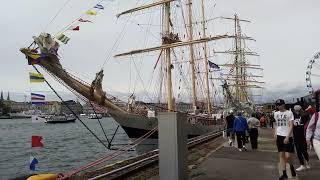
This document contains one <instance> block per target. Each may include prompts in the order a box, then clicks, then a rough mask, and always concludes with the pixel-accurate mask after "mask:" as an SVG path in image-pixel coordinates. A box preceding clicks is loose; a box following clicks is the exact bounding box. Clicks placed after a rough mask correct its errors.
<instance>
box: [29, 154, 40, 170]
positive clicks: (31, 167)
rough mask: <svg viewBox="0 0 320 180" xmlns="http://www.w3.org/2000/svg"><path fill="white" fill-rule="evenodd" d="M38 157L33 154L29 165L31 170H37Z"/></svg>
mask: <svg viewBox="0 0 320 180" xmlns="http://www.w3.org/2000/svg"><path fill="white" fill-rule="evenodd" d="M38 163H39V162H38V159H36V158H35V157H33V156H30V165H29V168H30V170H31V171H35V170H36V164H38Z"/></svg>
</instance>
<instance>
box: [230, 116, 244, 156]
mask: <svg viewBox="0 0 320 180" xmlns="http://www.w3.org/2000/svg"><path fill="white" fill-rule="evenodd" d="M246 130H248V123H247V119H246V118H244V117H243V116H242V112H239V113H238V116H237V117H236V118H235V120H234V123H233V131H234V132H235V133H236V136H237V143H238V149H239V151H243V150H246V146H245V144H246Z"/></svg>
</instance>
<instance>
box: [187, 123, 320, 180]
mask: <svg viewBox="0 0 320 180" xmlns="http://www.w3.org/2000/svg"><path fill="white" fill-rule="evenodd" d="M259 134H260V135H259V146H258V151H252V150H250V149H251V148H250V147H251V145H250V144H246V147H247V149H248V150H247V151H242V152H239V151H238V149H237V148H235V147H230V146H229V144H228V143H227V142H226V143H225V145H224V146H222V147H220V148H219V149H218V150H216V151H215V152H214V153H212V154H211V155H210V156H208V157H207V158H206V159H205V160H204V161H203V162H202V163H201V164H199V165H198V166H197V167H196V168H195V169H193V170H192V171H191V174H190V178H191V179H193V180H238V179H243V180H276V179H277V178H278V177H279V173H280V172H279V168H278V152H277V148H276V145H275V140H274V139H273V137H272V132H271V129H260V130H259ZM226 141H227V140H226ZM310 156H311V160H310V161H311V165H312V168H311V169H310V170H306V171H303V172H298V177H296V178H290V179H297V180H316V179H320V161H319V160H317V158H316V155H315V154H314V153H311V155H310ZM293 158H294V160H295V161H294V164H295V168H297V167H298V166H299V161H298V159H297V156H296V155H295V154H294V155H293ZM287 172H288V176H289V177H290V176H291V173H290V171H287Z"/></svg>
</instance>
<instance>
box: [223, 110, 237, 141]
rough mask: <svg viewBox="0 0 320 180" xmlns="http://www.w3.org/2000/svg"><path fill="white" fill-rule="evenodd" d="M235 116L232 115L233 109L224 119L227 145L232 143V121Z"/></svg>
mask: <svg viewBox="0 0 320 180" xmlns="http://www.w3.org/2000/svg"><path fill="white" fill-rule="evenodd" d="M235 118H236V117H235V116H234V115H233V110H230V111H229V115H228V116H227V117H226V119H225V129H226V132H227V137H228V139H229V146H232V145H233V144H234V138H235V136H234V133H233V123H234V119H235Z"/></svg>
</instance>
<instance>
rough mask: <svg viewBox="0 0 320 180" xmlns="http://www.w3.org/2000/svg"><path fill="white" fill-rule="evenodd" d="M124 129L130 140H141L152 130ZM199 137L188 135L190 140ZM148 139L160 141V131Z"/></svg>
mask: <svg viewBox="0 0 320 180" xmlns="http://www.w3.org/2000/svg"><path fill="white" fill-rule="evenodd" d="M122 128H123V130H124V131H125V132H126V133H127V135H128V136H129V138H140V137H141V136H143V135H145V134H146V133H148V132H150V130H146V129H138V128H131V127H126V126H122ZM199 135H200V134H199ZM199 135H188V138H194V137H196V136H199ZM148 139H158V131H156V132H154V133H153V134H152V135H151V136H150V137H149V138H148Z"/></svg>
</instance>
